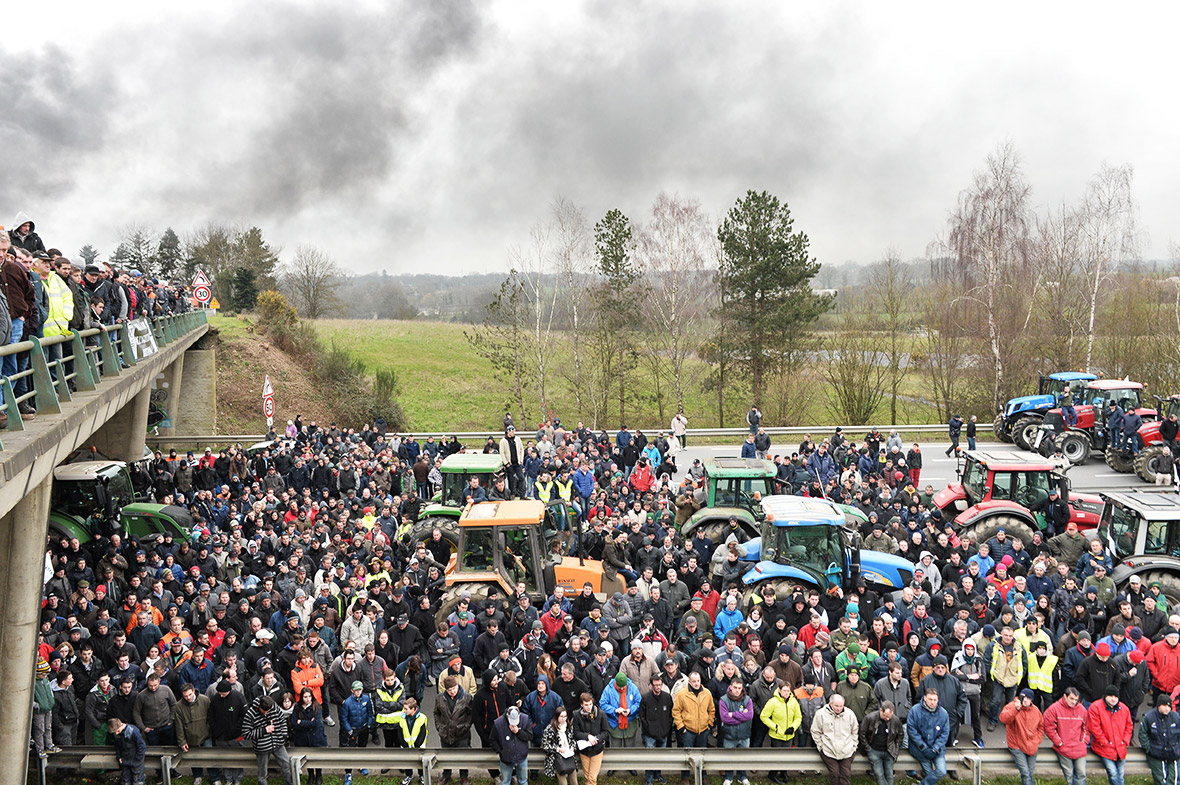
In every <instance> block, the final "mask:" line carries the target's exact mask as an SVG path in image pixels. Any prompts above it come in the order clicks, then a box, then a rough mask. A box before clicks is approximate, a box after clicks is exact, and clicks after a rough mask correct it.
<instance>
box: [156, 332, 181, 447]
mask: <svg viewBox="0 0 1180 785" xmlns="http://www.w3.org/2000/svg"><path fill="white" fill-rule="evenodd" d="M186 354H188V352H181V354H180V356H179V357H177V358H176V361H175V362H174V363H172V364H171V365H169V366H168V367H167V368H165V369H164V383H163V389H164V390H165V391H166V395H165V396H164V401H163V406H164V410H165V411H167V412H168V417H169V419H170V420H171V421H172V427H170V428H160V435H161V436H171V435H173V434H174V433H176V426H177V425H178V424H179V423H178V420H177V418H178V417H179V416H180V400H181V392H182V389H183V382H184V356H185V355H186Z"/></svg>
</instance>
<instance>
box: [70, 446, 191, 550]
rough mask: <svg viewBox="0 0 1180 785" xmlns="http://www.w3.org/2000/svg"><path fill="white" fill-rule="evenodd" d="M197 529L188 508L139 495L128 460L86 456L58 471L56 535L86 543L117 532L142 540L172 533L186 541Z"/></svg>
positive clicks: (176, 537)
mask: <svg viewBox="0 0 1180 785" xmlns="http://www.w3.org/2000/svg"><path fill="white" fill-rule="evenodd" d="M192 529H193V518H192V516H191V515H190V514H189V512H188V510H186V509H184V508H183V507H178V506H176V505H172V504H152V503H150V502H149V501H147V500H145V499H143V498H140V497H138V496H137V495H136V493H135V489H134V488H133V487H132V485H131V473H130V472H129V471H128V470H127V464H125V463H121V462H119V461H108V460H81V461H77V462H75V463H67V464H63V465H61V466H58V467H57V468H56V469H54V470H53V490H52V492H51V495H50V503H49V534H50V536H51V537H53V538H54V539H58V538H60V537H70V538H74V537H77V538H78V540H79V541H80V542H82V544H86V543H88V542H90V541H91V540H93V539H94V538H95V537H97V536H100V535H101V536H105V537H109V536H110V535H112V534H115V533H120V534H122V535H123V536H124V537H128V536H134V537H136V538H138V539H140V540H153V539H162V538H163V536H164V534H166V533H170V534H171V535H172V536H173V537H174V538H175V539H177V540H178V541H183V540H187V539H188V538H189V536H190V535H191V532H192Z"/></svg>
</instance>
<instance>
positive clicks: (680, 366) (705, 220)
mask: <svg viewBox="0 0 1180 785" xmlns="http://www.w3.org/2000/svg"><path fill="white" fill-rule="evenodd" d="M638 257H639V262H640V265H641V266H642V269H643V271H644V274H645V277H646V278H647V282H648V287H649V295H650V296H649V297H648V298H647V299H646V300H645V307H644V308H643V313H644V320H645V322H646V323H647V333H648V345H649V347H650V349H651V351H652V352H653V353H654V355H655V356H656V357H657V358H659V360H660V364H662V363H664V362H666V364H667V367H668V369H669V371H670V374H669V375H670V377H671V382H672V388H673V393H674V394H675V396H676V408H677V411H684V391H685V387H686V386H687V380H686V379H685V368H686V365H687V360H688V357H689V355H690V354H691V353H692V351H693V349H694V348H695V346H696V344H697V341H695V340H694V335H695V334H696V333H697V331H698V330H699V328H700V325H701V322H702V321H703V319H704V317H705V316H706V315H707V314H708V309H709V297H708V294H709V288H710V287H709V285H708V284H709V274H708V272H707V271H706V270H707V268H708V267H709V266H710V264H711V263H712V261H713V260H715V259H716V258H717V257H718V248H717V238H716V235H715V233H714V231H713V226H712V222H711V221H710V219H709V217H708V216H707V215H706V214H705V212H704V210H702V209H701V204H700V202H698V201H697V200H695V199H682V198H680V197H678V196H672V195H669V194H666V193H661V194H660V195H659V196H657V197H656V200H655V203H654V204H653V205H652V208H651V217H650V219H649V220H648V222H647V224H646V226H644V228H643V230H642V232H641V234H640V238H639V249H638Z"/></svg>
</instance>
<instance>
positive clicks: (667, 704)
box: [639, 689, 672, 739]
mask: <svg viewBox="0 0 1180 785" xmlns="http://www.w3.org/2000/svg"><path fill="white" fill-rule="evenodd" d="M639 727H640V728H641V729H642V730H643V735H645V736H651V737H652V738H653V739H666V738H668V737H669V736H671V735H672V695H671V693H670V692H668V690H666V689H665V690H662V691H661V692H660V694H659V695H656V694H655V693H654V692H648V693H647V695H644V696H643V700H642V701H640V703H639Z"/></svg>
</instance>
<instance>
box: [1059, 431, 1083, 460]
mask: <svg viewBox="0 0 1180 785" xmlns="http://www.w3.org/2000/svg"><path fill="white" fill-rule="evenodd" d="M1056 446H1058V447H1060V448H1061V454H1062V455H1064V456H1065V458H1066V460H1068V461H1069V462H1070V463H1071V464H1073V465H1074V466H1077V465H1078V464H1079V463H1085V462H1086V461H1088V460H1090V440H1089V438H1087V437H1086V435H1085V434H1084V433H1078V432H1077V431H1066V432H1065V433H1063V434H1061V435H1060V436H1058V437H1057V440H1056Z"/></svg>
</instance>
